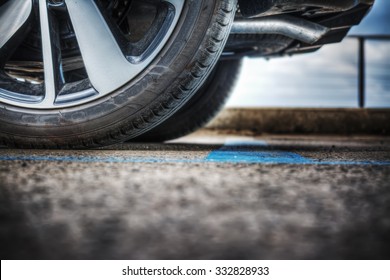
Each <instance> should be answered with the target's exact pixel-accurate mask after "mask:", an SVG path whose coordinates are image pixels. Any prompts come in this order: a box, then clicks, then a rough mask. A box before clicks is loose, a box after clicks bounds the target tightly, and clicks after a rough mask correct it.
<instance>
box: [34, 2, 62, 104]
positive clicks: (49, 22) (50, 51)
mask: <svg viewBox="0 0 390 280" xmlns="http://www.w3.org/2000/svg"><path fill="white" fill-rule="evenodd" d="M39 17H40V25H41V37H42V52H43V65H44V75H45V96H44V99H43V101H42V102H41V104H40V106H42V107H52V106H53V105H54V103H55V100H56V96H57V94H58V92H59V90H60V88H61V86H62V85H63V83H64V79H63V73H62V63H61V48H60V41H59V35H58V25H57V22H56V20H55V18H54V16H53V15H52V14H51V12H50V11H49V10H48V6H47V1H46V0H39Z"/></svg>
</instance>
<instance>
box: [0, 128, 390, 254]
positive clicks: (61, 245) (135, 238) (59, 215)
mask: <svg viewBox="0 0 390 280" xmlns="http://www.w3.org/2000/svg"><path fill="white" fill-rule="evenodd" d="M0 244H1V248H0V257H1V259H389V258H390V138H380V137H336V136H335V137H330V136H327V137H325V136H321V137H320V136H317V137H316V136H310V137H308V136H305V137H303V136H302V137H301V136H272V135H270V136H261V137H243V136H237V135H219V134H218V135H217V134H214V135H213V134H204V133H200V134H197V135H193V136H191V137H189V138H185V139H181V140H179V141H178V142H174V143H166V144H130V143H126V144H122V145H117V146H113V147H109V148H105V149H100V150H93V151H42V150H10V149H6V148H0Z"/></svg>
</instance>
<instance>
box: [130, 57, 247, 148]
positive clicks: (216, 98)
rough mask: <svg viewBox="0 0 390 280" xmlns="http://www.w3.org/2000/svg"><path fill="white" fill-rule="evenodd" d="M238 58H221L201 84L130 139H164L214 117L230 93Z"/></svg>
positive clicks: (238, 61) (183, 132)
mask: <svg viewBox="0 0 390 280" xmlns="http://www.w3.org/2000/svg"><path fill="white" fill-rule="evenodd" d="M241 64H242V63H241V60H240V59H234V60H221V61H219V62H218V64H217V66H216V68H215V69H214V70H213V72H212V73H211V74H210V76H209V77H208V78H207V80H206V82H205V83H204V85H203V86H202V87H201V88H200V89H199V90H198V91H197V92H196V94H195V95H194V96H193V97H192V98H191V100H190V101H189V102H187V103H186V104H185V105H184V106H183V107H182V108H181V109H180V110H179V111H177V112H176V113H175V114H174V115H172V116H171V117H170V118H169V119H167V120H166V121H164V122H163V123H161V124H160V125H158V126H157V127H155V128H153V129H152V130H150V131H148V132H147V133H145V134H143V135H141V136H139V137H137V138H135V139H132V141H133V142H136V141H138V142H163V141H168V140H173V139H176V138H179V137H182V136H185V135H187V134H190V133H192V132H194V131H196V130H197V129H199V128H202V127H203V126H204V125H206V124H207V123H208V122H209V121H211V119H213V118H214V117H215V116H216V115H217V114H218V112H219V111H220V110H221V108H222V107H223V106H224V105H225V103H226V101H227V100H228V98H229V96H230V94H231V93H232V91H233V89H234V87H235V85H236V82H237V79H238V77H239V74H240V70H241Z"/></svg>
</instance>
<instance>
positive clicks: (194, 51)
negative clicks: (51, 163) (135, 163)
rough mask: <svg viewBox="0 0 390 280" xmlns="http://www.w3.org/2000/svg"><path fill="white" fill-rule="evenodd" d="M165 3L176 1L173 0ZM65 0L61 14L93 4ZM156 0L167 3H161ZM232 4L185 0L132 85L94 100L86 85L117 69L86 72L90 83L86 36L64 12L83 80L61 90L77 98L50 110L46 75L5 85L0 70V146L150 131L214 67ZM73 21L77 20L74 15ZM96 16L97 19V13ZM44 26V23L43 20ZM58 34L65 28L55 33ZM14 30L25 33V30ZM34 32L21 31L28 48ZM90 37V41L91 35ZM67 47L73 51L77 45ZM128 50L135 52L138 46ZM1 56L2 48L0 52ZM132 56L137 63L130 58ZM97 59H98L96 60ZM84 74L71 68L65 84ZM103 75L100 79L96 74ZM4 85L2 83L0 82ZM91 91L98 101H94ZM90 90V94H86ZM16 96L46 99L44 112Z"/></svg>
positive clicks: (103, 141) (96, 142) (89, 143)
mask: <svg viewBox="0 0 390 280" xmlns="http://www.w3.org/2000/svg"><path fill="white" fill-rule="evenodd" d="M106 1H107V3H111V2H110V1H111V0H106ZM165 1H169V2H175V3H180V1H177V0H165ZM12 2H13V1H12ZM26 2H29V1H26ZM36 2H38V3H39V5H40V6H39V8H40V9H42V10H41V11H45V9H46V8H47V6H42V5H47V4H46V1H43V0H39V1H36ZM65 2H66V4H67V5H68V11H69V10H70V11H72V9H73V12H76V13H77V9H76V8H77V7H73V8H70V7H71V5H73V6H75V5H76V4H79V3H82V5H89V4H90V3H93V1H87V0H86V1H77V0H65ZM103 2H104V1H103ZM135 2H137V1H135ZM150 2H152V1H150ZM154 2H155V1H154ZM6 3H7V2H6ZM13 3H14V2H13ZM43 3H45V4H43ZM138 3H141V4H140V5H143V4H144V3H143V2H142V1H138ZM145 3H146V2H145ZM148 3H149V2H148ZM161 3H163V4H164V5H165V4H166V3H165V2H164V1H162V2H161ZM91 5H92V4H91ZM108 5H109V4H108ZM180 5H181V4H180ZM236 5H237V3H236V0H196V1H195V0H186V1H185V3H184V5H183V6H182V9H181V11H180V17H179V18H178V20H177V23H176V25H175V26H174V29H172V33H171V34H170V36H169V38H168V39H167V41H166V42H164V44H163V46H162V48H161V50H159V52H158V54H157V55H155V56H154V57H153V59H152V60H151V61H150V62H149V63H148V64H147V65H146V66H145V68H144V69H142V71H139V72H137V73H136V75H134V77H132V78H131V80H129V81H127V82H126V83H125V84H123V85H121V86H120V87H119V88H118V89H115V90H111V89H108V90H106V89H105V90H106V91H107V92H106V93H105V94H104V96H103V95H102V96H101V97H100V96H99V95H100V91H99V90H97V89H96V87H95V86H91V83H93V81H96V82H97V83H100V85H101V88H102V89H104V87H105V84H104V83H101V81H99V80H98V79H97V78H96V77H98V76H99V75H100V77H103V79H106V80H107V81H111V80H116V79H117V76H115V75H112V72H110V71H114V72H115V70H116V69H115V68H116V65H107V68H106V67H104V68H102V67H101V68H100V72H99V71H97V72H99V73H97V74H98V75H93V77H94V78H92V75H90V72H89V71H88V66H89V65H88V63H86V62H88V61H91V59H88V58H85V57H84V52H83V48H85V46H84V47H83V43H84V44H85V42H87V40H85V34H86V33H88V32H85V30H82V32H84V37H83V36H81V35H80V38H81V39H82V40H81V43H80V40H79V37H78V36H77V35H78V34H77V33H78V30H77V26H78V25H77V24H75V22H74V21H73V18H72V16H73V15H74V14H73V15H72V13H70V18H71V20H72V24H74V25H75V26H76V27H75V33H76V37H77V40H78V43H79V44H78V46H80V51H81V54H82V58H83V59H84V65H85V68H86V73H87V74H88V78H89V79H84V80H82V81H81V82H79V81H77V82H73V81H72V83H69V85H67V87H66V86H65V88H66V89H67V90H74V91H75V90H76V91H77V90H79V91H77V94H79V95H76V94H73V93H71V94H70V93H69V95H67V94H64V95H61V96H60V95H58V94H57V95H55V96H54V101H53V102H54V103H53V104H55V106H54V105H53V104H51V103H50V102H49V101H50V98H51V97H50V96H49V95H50V94H49V93H48V90H47V87H46V85H50V82H51V80H48V79H47V78H46V72H45V80H44V83H42V84H39V85H36V84H33V85H30V84H29V85H24V84H23V82H20V81H19V80H18V81H16V80H11V82H10V78H9V75H8V76H7V75H6V74H5V71H6V70H5V69H6V68H4V67H3V68H2V71H1V73H0V144H2V145H6V146H10V147H19V148H94V147H101V146H105V145H110V144H114V143H119V142H123V141H126V140H128V139H131V138H134V137H137V136H139V135H142V134H143V133H145V132H147V131H148V130H151V129H152V128H154V127H155V126H157V125H158V124H160V123H161V122H163V121H164V120H166V119H168V118H169V117H170V116H171V115H173V114H174V113H175V112H176V111H178V110H179V109H180V108H181V107H182V106H184V104H185V103H186V102H188V101H189V100H190V99H191V97H192V96H193V95H194V94H195V92H196V91H197V89H198V88H199V87H200V86H201V85H202V84H203V82H204V81H205V79H206V77H207V76H208V74H209V73H210V71H211V70H212V69H213V67H214V65H215V64H216V63H217V61H218V59H219V57H220V54H221V52H222V50H223V47H224V45H225V43H226V40H227V37H228V35H229V31H230V27H231V25H232V22H233V20H234V15H235V8H236ZM3 6H4V5H3ZM95 6H97V4H95ZM51 8H52V7H51ZM55 8H57V7H55ZM0 9H1V7H0ZM58 9H62V10H63V7H62V6H61V7H58ZM167 9H168V8H166V10H167ZM35 10H37V9H32V13H34V11H35ZM62 10H61V11H62ZM79 10H80V9H79ZM83 12H84V11H83ZM51 13H56V12H47V14H49V15H46V18H49V19H51V15H50V14H51ZM39 14H40V18H39V19H38V20H41V22H42V18H43V16H42V15H44V14H45V12H40V13H39ZM30 18H32V20H33V21H32V22H36V21H37V18H35V19H34V15H32V16H29V19H30ZM75 18H76V19H77V17H76V16H75ZM100 18H102V17H101V16H100ZM104 18H105V19H106V14H104ZM165 18H167V17H165ZM110 20H111V19H110ZM155 21H157V20H154V21H153V24H154V22H155ZM48 22H51V21H49V20H48ZM110 22H112V20H111V21H110ZM0 23H1V19H0ZM57 24H58V23H57ZM118 25H119V24H118ZM25 26H28V24H25ZM48 26H50V25H48ZM106 26H109V25H108V23H106ZM23 28H24V27H23ZM26 28H27V27H26ZM94 28H97V27H96V25H94ZM41 29H42V33H41V34H43V36H42V38H41V40H42V45H43V46H44V47H45V43H44V42H45V41H44V39H45V38H44V34H45V33H44V32H45V29H44V27H41ZM50 29H51V27H50V28H49V29H48V30H49V31H48V34H49V32H52V33H50V34H51V36H53V37H54V35H55V34H54V35H53V31H50ZM61 32H64V31H63V30H62V29H61ZM82 32H79V34H82ZM18 33H23V34H25V33H26V32H18ZM33 33H34V30H32V31H30V32H29V33H26V34H30V35H28V41H29V44H30V45H31V41H33V39H34V38H31V37H32V35H31V34H33ZM58 33H60V32H58ZM60 34H62V33H60ZM118 34H119V33H118ZM113 35H114V36H111V37H115V38H117V37H116V36H117V33H115V32H113ZM47 36H48V35H47V34H46V38H50V39H52V38H53V37H47ZM90 36H91V38H93V34H91V35H90ZM68 37H69V36H67V37H66V38H64V39H63V38H62V37H61V39H63V40H68V39H67V38H68ZM111 37H110V38H111ZM10 41H11V40H10ZM12 41H13V42H14V41H18V40H12ZM141 41H142V40H141ZM104 42H105V41H104ZM0 43H1V42H0ZM65 43H66V44H65ZM65 43H64V44H63V42H62V41H61V48H62V46H63V45H66V46H67V47H69V45H72V44H70V43H69V42H65ZM58 45H59V44H53V42H51V43H50V48H51V54H52V56H51V58H52V59H53V60H54V62H53V69H54V70H53V71H52V72H53V73H54V74H52V76H50V73H49V74H48V75H47V76H48V77H53V79H52V80H54V81H53V84H54V83H55V82H57V80H56V78H58V77H57V76H56V72H55V71H56V70H58V69H57V68H56V64H55V63H56V61H55V59H54V58H55V55H56V54H57V51H58V50H57V49H56V48H55V47H58ZM74 45H76V46H77V44H74ZM102 45H104V44H102ZM118 45H119V43H118ZM141 45H142V44H141ZM0 46H1V45H0ZM99 46H100V45H99V44H93V40H92V39H91V42H89V46H87V47H88V48H89V49H88V50H91V51H92V52H93V51H94V48H97V49H99V48H100V47H99ZM138 47H139V45H138ZM10 49H11V48H10V47H9V46H7V48H6V50H7V51H8V50H10ZM26 49H28V46H27V47H26V45H24V46H18V51H19V50H26ZM47 49H48V48H47V47H46V50H47ZM133 49H135V50H137V48H133ZM1 51H3V50H2V49H0V52H1ZM18 51H16V52H15V53H13V54H12V55H11V54H8V53H7V54H5V55H4V54H1V53H0V57H3V58H4V57H7V59H12V57H25V56H26V54H25V53H18ZM62 51H64V50H62ZM147 51H149V49H148V48H145V53H147ZM74 52H76V53H77V49H76V50H74V49H72V51H69V53H74ZM42 54H43V61H44V65H46V61H48V60H47V59H46V60H45V55H47V54H46V52H45V51H43V52H42ZM143 54H144V53H143ZM126 55H127V54H126ZM134 57H135V58H138V56H136V55H134ZM139 57H140V56H139ZM102 60H104V58H103V57H102ZM136 63H137V62H134V64H133V65H136ZM142 63H143V62H142ZM142 63H140V64H142ZM1 65H2V64H1V61H0V66H1ZM3 66H4V63H3ZM91 68H92V66H91ZM45 71H46V68H45ZM49 72H50V70H49ZM84 72H85V71H84ZM84 72H83V71H82V70H80V71H79V72H77V71H75V72H74V73H72V75H71V77H72V78H69V79H73V78H74V77H75V76H78V75H79V76H80V75H81V76H82V75H83V73H84ZM102 73H104V75H106V76H107V77H104V76H102ZM92 74H94V73H92ZM119 74H122V73H119ZM126 75H127V73H126ZM1 79H3V81H2V80H1ZM4 80H6V81H7V82H4ZM54 85H55V84H54ZM40 87H46V88H44V89H45V90H43V91H44V94H43V95H42V97H41V95H40V94H41V92H42V88H40ZM26 88H27V89H29V90H28V91H27V93H26V91H24V92H23V90H25V89H26ZM51 89H52V90H53V89H55V86H52V88H51ZM9 92H11V93H13V92H16V93H17V94H13V95H10V93H9ZM96 92H97V96H98V97H95V95H96ZM102 92H103V90H102ZM92 93H94V94H95V95H92ZM7 94H8V95H7ZM81 94H84V95H81ZM87 94H91V96H89V97H88V98H90V99H87V97H85V96H87ZM22 95H23V98H24V95H26V96H27V97H28V98H30V99H31V100H38V99H39V98H41V99H42V100H43V99H48V100H49V101H45V102H46V103H44V105H45V106H46V105H47V107H45V106H42V108H41V107H39V106H35V105H34V106H32V105H30V104H35V103H32V101H31V102H30V103H28V102H25V103H23V104H22V103H20V102H19V103H18V102H17V101H15V100H20V98H19V97H20V96H22ZM4 96H5V97H4ZM47 96H48V97H47ZM59 96H60V97H61V98H62V99H61V102H65V101H66V100H67V98H69V99H70V98H71V97H72V98H76V97H79V96H80V98H85V100H88V101H86V102H84V101H83V102H78V101H77V100H76V99H72V102H74V104H73V103H69V104H68V105H67V106H65V105H63V104H62V103H58V104H56V103H55V102H57V101H58V99H59V98H58V97H59ZM11 97H12V98H13V99H12V98H11ZM49 97H50V98H49ZM7 98H8V99H7ZM17 98H19V99H17ZM30 99H28V100H30ZM23 100H24V99H23ZM63 100H65V101H63ZM83 100H84V99H83ZM34 102H35V101H34ZM52 105H53V106H52Z"/></svg>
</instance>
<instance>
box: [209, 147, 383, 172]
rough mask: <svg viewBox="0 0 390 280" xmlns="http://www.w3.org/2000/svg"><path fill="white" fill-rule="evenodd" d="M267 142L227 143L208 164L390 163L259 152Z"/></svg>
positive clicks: (211, 157)
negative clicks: (319, 158)
mask: <svg viewBox="0 0 390 280" xmlns="http://www.w3.org/2000/svg"><path fill="white" fill-rule="evenodd" d="M267 146H268V144H267V142H265V141H256V142H227V144H226V145H225V146H223V147H221V148H220V149H218V150H215V151H213V152H211V153H210V154H209V155H208V156H207V157H206V159H205V161H206V162H217V163H247V164H248V163H254V164H301V165H383V166H389V165H390V161H329V160H327V161H322V160H316V159H310V158H306V157H303V156H301V155H299V154H296V153H292V152H285V151H277V150H274V151H273V150H268V151H267V150H265V151H259V150H258V149H259V147H263V149H264V147H267Z"/></svg>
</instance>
